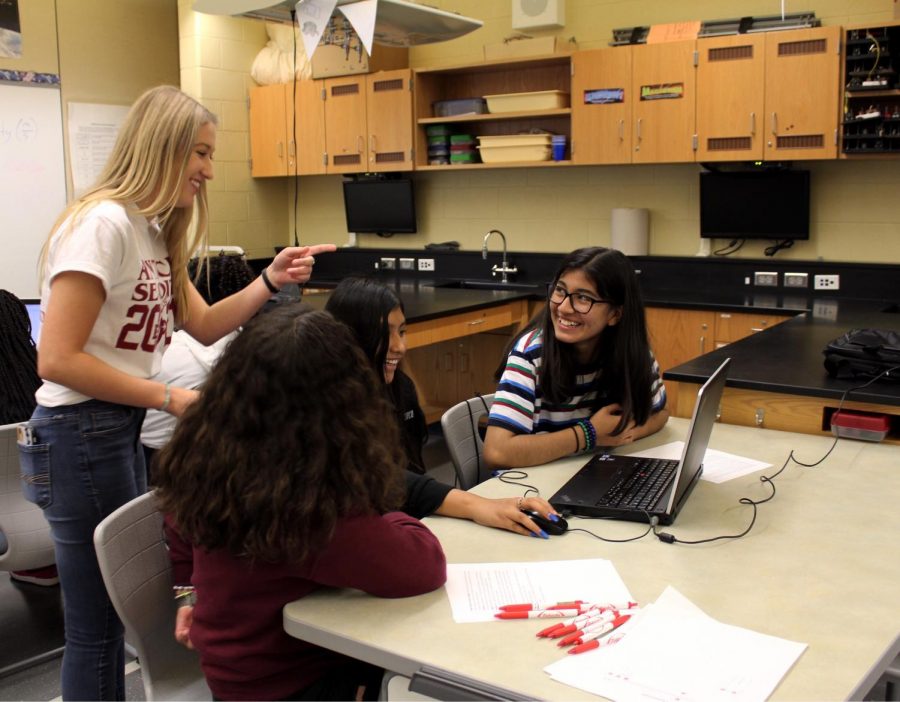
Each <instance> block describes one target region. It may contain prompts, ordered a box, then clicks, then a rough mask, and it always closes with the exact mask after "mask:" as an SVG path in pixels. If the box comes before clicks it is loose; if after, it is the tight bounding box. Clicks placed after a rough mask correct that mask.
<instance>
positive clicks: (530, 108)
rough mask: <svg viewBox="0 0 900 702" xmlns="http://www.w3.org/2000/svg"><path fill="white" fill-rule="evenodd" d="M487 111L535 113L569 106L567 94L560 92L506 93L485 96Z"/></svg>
mask: <svg viewBox="0 0 900 702" xmlns="http://www.w3.org/2000/svg"><path fill="white" fill-rule="evenodd" d="M484 99H485V100H486V101H487V110H488V112H490V113H496V112H537V111H540V110H555V109H558V108H561V107H568V106H569V94H568V93H564V92H563V91H562V90H541V91H538V92H535V93H506V94H503V95H485V96H484Z"/></svg>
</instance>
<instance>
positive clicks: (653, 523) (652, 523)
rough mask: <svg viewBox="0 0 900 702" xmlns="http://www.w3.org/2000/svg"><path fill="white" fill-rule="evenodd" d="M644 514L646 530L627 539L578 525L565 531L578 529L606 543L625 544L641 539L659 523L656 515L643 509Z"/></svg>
mask: <svg viewBox="0 0 900 702" xmlns="http://www.w3.org/2000/svg"><path fill="white" fill-rule="evenodd" d="M642 511H643V510H642ZM644 515H645V516H646V517H647V529H646V531H644V533H643V534H638V535H637V536H631V537H629V538H627V539H610V538H607V537H605V536H600V534H595V533H594V532H592V531H590V530H589V529H581V528H579V527H575V528H574V529H573V528H572V527H569V529H568V531H567V532H566V533H567V534H568V533H569V532H572V531H580V532H583V533H585V534H589V535H590V536H593V537H594V538H595V539H599V540H600V541H606V542H607V543H610V544H627V543H628V542H629V541H639V540H640V539H643V538H644V537H645V536H647V534H649V533H650V532H651V531H652V530H654V529H656V525H657V524H659V518H658V517H651V516H650V513H649V512H646V511H644ZM584 519H596V517H584ZM601 519H602V517H601Z"/></svg>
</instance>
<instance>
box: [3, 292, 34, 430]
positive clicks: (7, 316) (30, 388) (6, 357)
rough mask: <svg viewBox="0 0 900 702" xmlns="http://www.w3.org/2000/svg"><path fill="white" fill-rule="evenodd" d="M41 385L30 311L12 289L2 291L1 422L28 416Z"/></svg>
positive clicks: (21, 420)
mask: <svg viewBox="0 0 900 702" xmlns="http://www.w3.org/2000/svg"><path fill="white" fill-rule="evenodd" d="M40 384H41V379H40V377H39V376H38V372H37V349H36V348H35V345H34V341H33V340H32V338H31V318H30V317H29V316H28V310H27V309H25V305H24V304H22V301H21V300H20V299H19V298H17V297H16V296H15V295H13V294H12V293H11V292H8V291H6V290H0V424H11V423H13V422H23V421H25V420H26V419H28V418H29V417H30V416H31V413H32V412H33V411H34V406H35V404H37V403H36V401H35V399H34V393H35V391H36V390H37V389H38V386H40Z"/></svg>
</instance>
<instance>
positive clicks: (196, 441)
mask: <svg viewBox="0 0 900 702" xmlns="http://www.w3.org/2000/svg"><path fill="white" fill-rule="evenodd" d="M378 385H379V381H378V379H377V378H376V377H375V374H374V373H373V371H372V369H371V367H370V365H369V363H368V361H367V359H366V358H365V356H364V355H363V353H362V351H361V350H360V348H359V346H358V344H357V343H356V341H355V339H354V338H353V336H352V334H351V333H350V331H349V330H348V329H347V327H345V326H344V325H343V324H340V323H339V322H337V321H335V320H334V318H333V317H332V316H331V315H330V314H328V313H327V312H321V311H316V312H313V311H309V309H308V308H307V307H306V306H305V305H285V306H281V307H277V308H275V309H274V310H273V311H271V312H269V313H268V314H265V315H261V316H259V317H257V318H256V319H254V320H253V321H252V322H250V323H249V324H248V325H247V326H246V328H245V329H244V331H243V332H242V333H241V334H240V335H238V337H237V338H236V339H235V340H234V341H232V343H231V344H230V345H229V347H228V348H227V349H226V351H225V353H224V354H223V355H222V357H221V358H220V359H219V362H218V364H217V365H216V366H215V368H214V369H213V371H212V373H211V374H210V377H209V379H208V381H207V383H206V385H205V386H204V388H203V390H202V391H201V395H200V399H199V400H198V401H197V402H196V403H195V404H194V405H192V406H191V407H189V408H188V410H187V411H186V412H185V414H184V416H183V417H182V419H181V421H180V422H179V424H178V426H177V428H176V429H175V433H174V435H173V436H172V439H171V441H170V442H169V443H168V444H167V445H166V447H165V448H164V449H162V450H161V451H160V453H159V454H158V462H157V469H158V472H157V488H156V490H157V494H158V496H159V498H160V508H161V509H162V510H163V511H164V512H166V513H167V515H168V517H167V524H168V532H169V540H170V554H171V557H172V562H173V568H174V580H175V582H176V583H181V584H187V583H189V582H191V583H192V584H193V586H194V588H195V596H196V604H195V605H193V606H186V607H182V608H181V609H180V610H179V616H178V621H177V623H176V637H177V638H178V639H179V640H181V641H182V642H183V643H186V644H189V645H191V646H193V647H196V648H197V649H198V650H199V652H200V661H201V665H202V666H203V671H204V673H205V675H206V679H207V682H208V683H209V687H210V689H211V690H212V692H213V694H214V695H215V696H216V698H219V699H263V700H265V699H358V697H357V694H358V693H359V692H360V688H365V690H364V693H365V699H375V698H376V697H377V693H378V685H379V681H380V678H381V673H382V672H383V671H381V670H376V669H373V668H372V667H371V666H368V665H366V664H363V663H361V662H359V661H354V660H352V659H348V658H345V657H343V656H340V655H338V654H336V653H332V652H330V651H327V650H324V649H322V648H319V647H317V646H314V645H312V644H309V643H306V642H304V641H300V640H298V639H295V638H292V637H290V636H288V635H287V634H286V633H285V632H284V629H283V628H282V615H281V610H282V607H284V605H285V604H287V603H288V602H291V601H293V600H296V599H298V598H301V597H304V596H306V595H308V594H309V593H310V592H312V591H313V590H315V589H317V588H319V587H321V586H332V587H352V588H357V589H360V590H363V591H365V592H368V593H370V594H373V595H377V596H380V597H407V596H411V595H418V594H422V593H425V592H429V591H431V590H434V589H436V588H438V587H440V586H441V585H442V584H443V583H444V580H445V579H446V562H445V559H444V554H443V551H442V550H441V546H440V544H439V543H438V541H437V538H436V537H435V536H434V535H433V534H432V533H431V532H430V531H428V529H426V528H425V526H424V525H423V524H422V523H421V522H419V521H418V520H416V519H414V518H413V517H410V516H408V515H406V514H403V513H401V512H395V511H393V510H396V509H397V508H398V507H399V506H400V504H401V503H402V502H403V495H404V487H403V466H404V465H405V457H404V455H403V452H402V450H401V449H400V448H399V446H400V437H399V432H398V429H397V427H396V426H395V425H393V424H391V423H387V424H385V422H384V420H383V417H384V416H385V415H386V414H388V413H389V412H390V411H391V410H390V407H389V405H388V402H387V400H386V399H385V398H384V396H383V394H382V393H380V392H379V391H378Z"/></svg>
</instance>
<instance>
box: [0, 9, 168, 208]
mask: <svg viewBox="0 0 900 702" xmlns="http://www.w3.org/2000/svg"><path fill="white" fill-rule="evenodd" d="M19 13H20V14H19V17H20V20H21V25H22V57H21V58H18V59H0V68H7V69H15V70H19V71H35V72H39V73H58V74H59V75H60V80H61V94H62V103H63V119H64V120H65V116H66V109H67V106H68V103H69V102H95V103H103V104H116V105H128V104H130V103H131V102H133V101H134V99H135V98H136V97H137V96H138V95H139V94H140V93H141V92H143V91H144V90H146V89H147V88H149V87H151V86H154V85H159V84H161V83H168V84H172V85H177V84H178V17H177V13H176V5H175V0H19ZM64 124H65V122H64ZM64 136H65V135H64ZM65 138H67V136H65ZM66 162H67V164H68V154H67V158H66ZM67 172H68V166H67ZM67 182H68V187H69V192H71V184H72V181H71V175H70V174H68V173H67ZM0 217H2V213H0Z"/></svg>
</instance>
